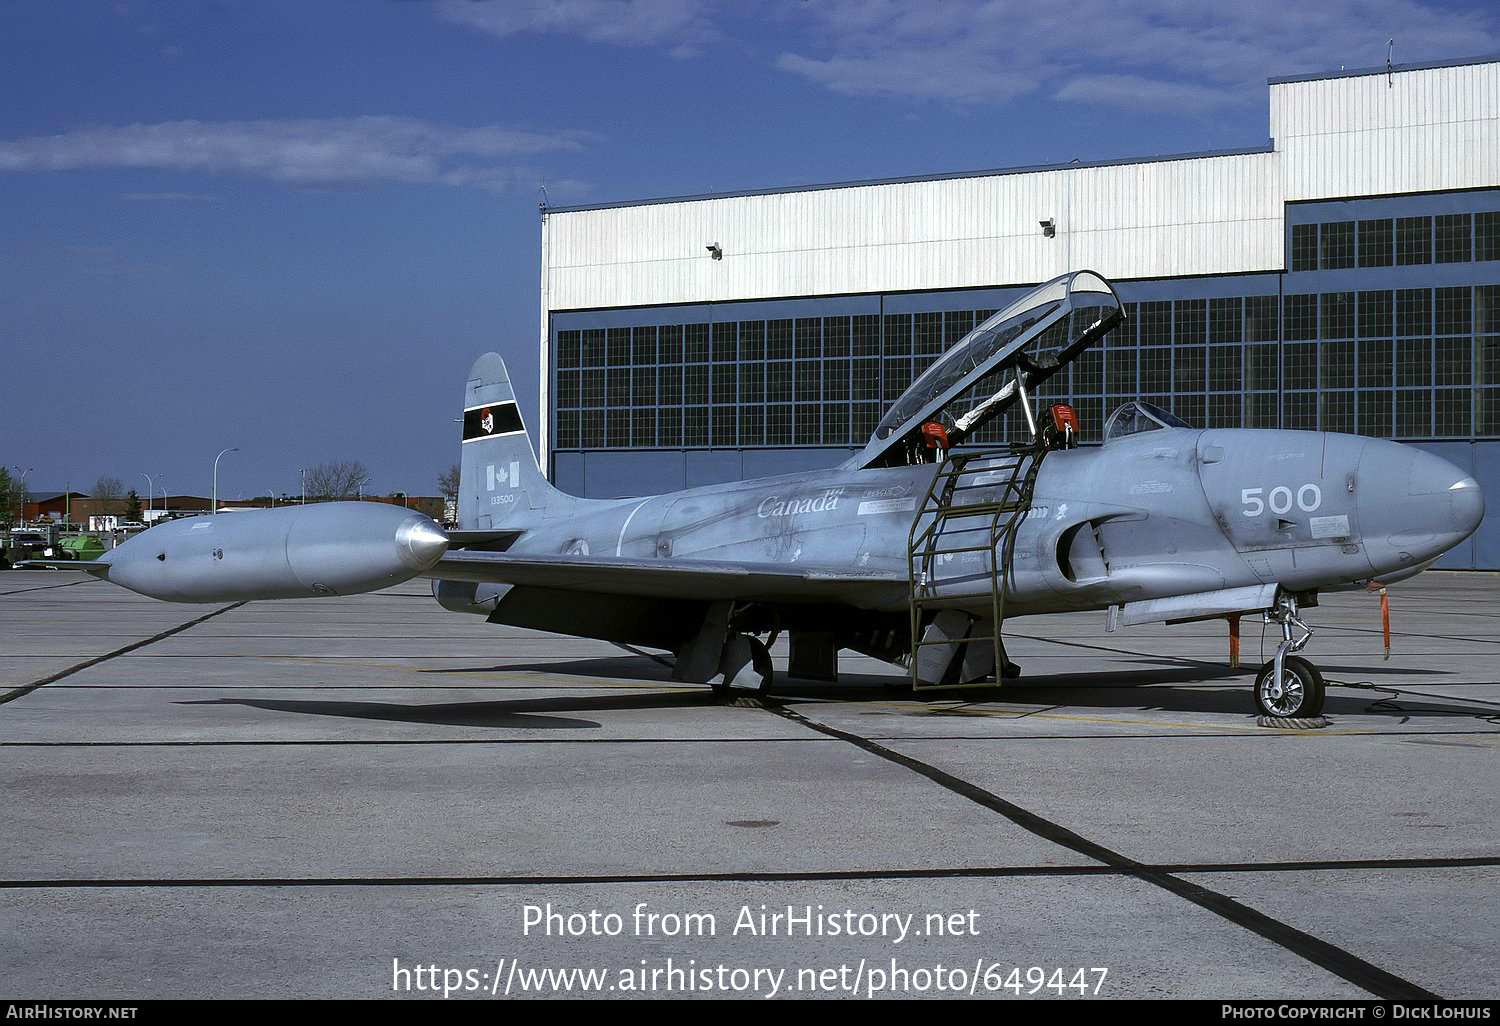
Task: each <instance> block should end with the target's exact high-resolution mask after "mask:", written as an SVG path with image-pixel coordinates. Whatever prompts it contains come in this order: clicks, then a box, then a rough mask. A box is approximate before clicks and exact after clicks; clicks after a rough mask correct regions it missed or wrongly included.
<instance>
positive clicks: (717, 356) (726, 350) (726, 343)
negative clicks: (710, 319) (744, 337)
mask: <svg viewBox="0 0 1500 1026" xmlns="http://www.w3.org/2000/svg"><path fill="white" fill-rule="evenodd" d="M739 336H740V328H739V325H738V324H735V323H734V322H732V321H731V322H730V323H728V324H715V325H714V334H713V346H714V363H734V362H735V361H736V360H738V359H739V358H740V354H739V348H740V346H739V341H740V337H739Z"/></svg>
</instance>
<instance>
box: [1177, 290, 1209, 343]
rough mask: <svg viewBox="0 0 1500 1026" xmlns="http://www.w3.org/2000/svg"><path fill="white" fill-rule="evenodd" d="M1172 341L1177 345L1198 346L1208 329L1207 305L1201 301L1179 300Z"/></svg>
mask: <svg viewBox="0 0 1500 1026" xmlns="http://www.w3.org/2000/svg"><path fill="white" fill-rule="evenodd" d="M1176 308H1177V325H1176V331H1175V333H1174V336H1173V337H1174V339H1175V341H1176V342H1177V344H1178V345H1180V346H1182V345H1198V344H1200V343H1201V342H1202V341H1203V338H1204V336H1205V335H1206V334H1207V328H1208V303H1207V302H1206V301H1205V300H1202V299H1179V300H1178V301H1177V303H1176Z"/></svg>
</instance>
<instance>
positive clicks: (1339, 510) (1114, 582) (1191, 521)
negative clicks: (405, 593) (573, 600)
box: [474, 428, 1484, 616]
mask: <svg viewBox="0 0 1500 1026" xmlns="http://www.w3.org/2000/svg"><path fill="white" fill-rule="evenodd" d="M933 473H934V467H933V466H932V465H917V466H905V467H895V468H889V469H856V470H827V471H818V472H811V473H800V474H791V475H786V476H783V477H771V478H761V479H758V480H751V481H741V482H733V483H727V484H719V485H711V486H705V487H701V488H696V489H689V490H687V491H682V492H674V493H671V494H667V495H660V496H653V497H647V498H634V499H619V500H607V501H601V500H595V501H581V502H579V503H578V504H577V505H574V506H572V507H570V508H567V509H566V510H563V509H559V510H557V512H556V515H551V516H544V517H543V519H542V520H541V522H540V523H538V524H537V525H536V526H535V527H533V528H532V529H530V530H528V531H527V532H526V533H525V534H524V535H523V536H522V537H521V538H520V539H518V540H517V541H516V542H515V544H514V545H513V547H512V548H511V550H510V551H513V552H517V553H523V552H524V553H534V554H566V553H572V554H579V555H581V554H592V555H595V556H619V557H627V558H635V559H641V558H648V559H654V558H661V559H670V558H686V559H693V558H696V559H712V560H730V561H743V562H755V563H781V564H790V565H793V566H795V565H796V564H798V563H799V562H803V563H806V564H809V565H813V566H820V567H847V568H851V569H853V568H860V569H864V570H871V571H879V570H885V571H888V572H890V573H894V574H900V575H905V574H906V573H907V568H908V540H909V538H910V535H911V528H912V522H913V518H914V517H915V516H916V513H917V509H918V507H919V505H920V504H921V502H922V500H923V497H924V496H925V495H926V492H927V489H928V485H929V483H930V482H931V480H932V477H933ZM1000 476H1001V475H998V474H997V475H996V478H997V483H996V487H998V486H999V483H1000V482H999V479H1000ZM981 493H982V489H976V490H974V492H973V497H974V498H976V499H977V498H981V497H982V494H981ZM1483 513H1484V499H1483V496H1482V494H1481V492H1480V490H1479V487H1478V486H1477V484H1476V483H1475V482H1474V480H1473V479H1472V478H1471V477H1470V476H1469V475H1467V474H1466V473H1464V472H1463V471H1461V470H1460V469H1459V468H1457V467H1455V466H1453V465H1452V464H1450V463H1448V462H1447V461H1445V460H1442V459H1440V458H1438V457H1436V456H1433V455H1431V454H1429V453H1426V452H1423V451H1421V450H1419V449H1415V448H1412V447H1410V446H1405V445H1400V444H1397V443H1394V442H1388V441H1383V440H1379V439H1371V438H1363V437H1358V436H1352V435H1339V434H1329V433H1320V432H1310V431H1276V430H1250V429H1224V430H1215V429H1209V430H1196V429H1188V428H1178V429H1164V430H1159V431H1149V432H1143V433H1141V434H1137V435H1130V436H1126V437H1123V438H1118V439H1115V440H1113V441H1111V442H1109V443H1108V444H1106V445H1104V446H1100V447H1091V448H1079V449H1071V450H1062V451H1055V452H1050V453H1048V454H1047V455H1046V456H1045V458H1044V459H1043V463H1042V466H1041V467H1040V468H1039V471H1038V474H1037V478H1036V484H1035V490H1034V496H1033V502H1032V504H1031V507H1030V509H1029V510H1028V511H1027V514H1026V516H1025V518H1024V520H1023V521H1022V522H1021V524H1020V526H1019V529H1018V532H1017V537H1016V543H1015V548H1014V553H1013V559H1012V562H1011V565H1010V566H1009V567H1008V568H1007V572H1008V574H1009V581H1008V585H1009V594H1008V597H1007V599H1006V609H1007V615H1021V614H1027V613H1046V612H1054V611H1061V610H1081V609H1102V608H1105V607H1107V606H1109V605H1113V604H1123V603H1129V602H1136V601H1141V600H1144V599H1151V598H1157V597H1162V596H1169V595H1181V594H1184V593H1191V592H1205V591H1214V590H1218V589H1225V588H1238V587H1248V586H1253V585H1263V584H1273V583H1274V584H1280V585H1282V586H1283V587H1285V588H1287V589H1288V590H1293V591H1300V590H1317V589H1335V588H1346V587H1353V586H1358V585H1361V584H1364V583H1366V582H1368V581H1371V580H1379V579H1388V578H1391V577H1395V576H1397V575H1401V574H1403V573H1404V572H1410V571H1412V570H1413V569H1414V568H1419V567H1422V566H1424V565H1427V564H1430V563H1431V562H1432V561H1433V560H1435V559H1436V558H1437V557H1438V556H1440V555H1441V554H1442V553H1443V552H1445V551H1447V550H1448V549H1449V548H1451V547H1452V546H1454V545H1456V544H1457V543H1458V542H1460V541H1462V540H1463V539H1464V538H1466V537H1467V536H1468V535H1469V534H1471V533H1472V532H1473V530H1474V529H1475V527H1476V526H1477V525H1478V523H1479V520H1480V518H1481V517H1482V516H1483ZM982 529H983V528H980V527H978V526H975V527H971V528H969V530H971V531H979V530H982ZM975 537H976V538H977V537H979V535H977V534H976V535H975ZM955 541H957V540H956V539H955ZM950 547H962V545H960V544H954V545H952V546H950ZM994 558H995V554H994V553H993V552H992V551H990V552H976V553H968V554H959V555H954V556H952V557H949V558H947V559H945V560H942V561H940V564H939V565H938V566H937V567H936V568H935V569H934V577H933V580H932V582H931V583H932V584H933V586H934V592H935V593H936V594H939V595H941V594H944V593H953V594H958V593H969V592H974V593H976V595H977V594H978V593H979V592H981V591H982V592H983V597H982V598H979V597H976V600H975V602H974V605H973V609H972V610H971V611H972V612H973V613H974V614H975V615H980V616H982V615H986V613H987V610H988V608H989V598H988V583H987V582H988V581H989V579H990V574H991V566H992V561H993V559H994ZM980 582H984V583H983V584H982V585H981V583H980ZM504 590H505V586H503V585H500V586H490V587H484V586H481V589H480V593H479V596H477V597H479V598H481V599H482V598H485V597H491V596H494V595H495V594H496V593H503V591H504ZM860 605H862V606H864V608H868V609H872V610H880V611H885V612H895V611H898V610H904V609H905V608H906V600H905V597H904V596H901V595H899V594H898V593H896V592H895V591H894V590H893V589H889V588H871V590H870V594H869V601H868V603H860ZM474 611H479V610H478V609H475V610H474Z"/></svg>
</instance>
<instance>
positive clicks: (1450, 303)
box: [1433, 285, 1474, 335]
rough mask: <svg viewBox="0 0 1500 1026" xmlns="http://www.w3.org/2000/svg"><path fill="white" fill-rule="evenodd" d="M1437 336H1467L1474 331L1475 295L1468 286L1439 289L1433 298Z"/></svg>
mask: <svg viewBox="0 0 1500 1026" xmlns="http://www.w3.org/2000/svg"><path fill="white" fill-rule="evenodd" d="M1433 308H1434V312H1435V313H1436V315H1437V332H1436V333H1437V334H1439V335H1467V334H1469V332H1471V331H1473V330H1474V316H1473V314H1474V294H1473V290H1472V289H1470V288H1469V287H1468V286H1467V285H1460V286H1458V287H1456V288H1448V289H1438V290H1437V291H1436V294H1435V295H1434V296H1433Z"/></svg>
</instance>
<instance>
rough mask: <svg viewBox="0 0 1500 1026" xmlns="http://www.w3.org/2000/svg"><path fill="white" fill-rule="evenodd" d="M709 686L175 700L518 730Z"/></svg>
mask: <svg viewBox="0 0 1500 1026" xmlns="http://www.w3.org/2000/svg"><path fill="white" fill-rule="evenodd" d="M717 701H718V699H717V697H716V696H715V695H714V693H713V692H712V691H709V690H707V689H704V690H703V691H702V692H701V693H699V692H688V693H682V692H672V693H670V694H661V693H660V692H642V693H638V694H629V695H594V696H577V695H568V696H558V697H555V698H525V699H502V700H500V701H495V702H434V703H411V702H340V701H323V700H318V699H295V698H213V699H201V700H197V701H190V702H180V703H178V704H180V705H242V706H247V707H249V708H252V709H262V710H265V711H267V712H282V713H297V714H299V715H306V716H336V717H340V718H344V719H356V720H385V721H388V722H393V723H431V724H441V725H443V726H450V727H497V728H507V729H518V730H598V729H600V727H601V726H602V725H601V724H600V723H598V722H596V721H594V720H585V719H577V718H574V717H570V716H561V715H553V714H557V713H568V712H610V711H621V710H630V709H675V708H685V707H694V706H697V707H702V706H709V705H714V704H716V703H717Z"/></svg>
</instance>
